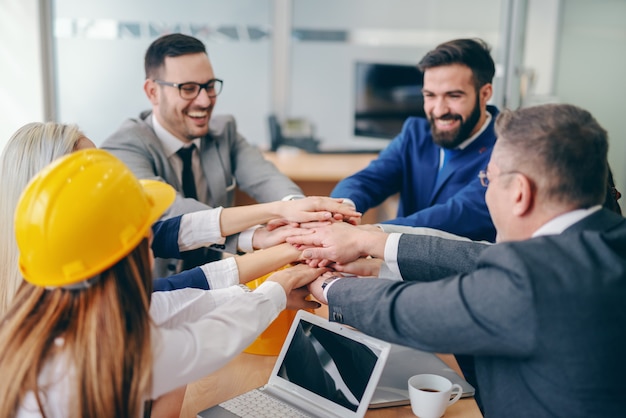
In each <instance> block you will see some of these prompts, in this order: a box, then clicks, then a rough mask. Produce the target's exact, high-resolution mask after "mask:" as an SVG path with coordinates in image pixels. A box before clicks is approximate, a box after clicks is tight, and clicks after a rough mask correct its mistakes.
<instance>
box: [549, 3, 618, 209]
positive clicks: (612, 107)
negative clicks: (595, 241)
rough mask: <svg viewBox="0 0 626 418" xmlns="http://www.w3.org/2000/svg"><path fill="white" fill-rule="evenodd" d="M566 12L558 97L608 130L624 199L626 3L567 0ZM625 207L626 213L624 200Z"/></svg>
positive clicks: (557, 77) (559, 60) (611, 150)
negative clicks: (582, 110)
mask: <svg viewBox="0 0 626 418" xmlns="http://www.w3.org/2000/svg"><path fill="white" fill-rule="evenodd" d="M562 7H563V11H562V31H561V36H560V38H561V45H560V49H559V53H558V55H557V57H556V66H557V70H556V78H555V80H556V82H555V85H556V90H555V93H556V95H557V96H558V98H559V100H560V101H561V102H564V103H572V104H575V105H578V106H581V107H584V108H585V109H588V110H589V111H591V113H593V115H594V116H595V117H596V118H597V119H598V122H600V124H601V125H602V126H603V127H604V128H605V129H607V130H608V132H609V140H610V149H609V163H610V164H611V168H612V169H613V171H614V174H615V178H616V184H617V188H618V190H620V191H621V192H622V195H625V196H626V125H625V124H624V98H625V97H626V82H625V81H624V69H626V53H624V50H625V48H626V25H625V24H624V22H626V1H624V0H596V1H593V2H591V1H587V0H567V1H564V2H563V4H562ZM621 205H622V208H626V200H624V198H622V200H621Z"/></svg>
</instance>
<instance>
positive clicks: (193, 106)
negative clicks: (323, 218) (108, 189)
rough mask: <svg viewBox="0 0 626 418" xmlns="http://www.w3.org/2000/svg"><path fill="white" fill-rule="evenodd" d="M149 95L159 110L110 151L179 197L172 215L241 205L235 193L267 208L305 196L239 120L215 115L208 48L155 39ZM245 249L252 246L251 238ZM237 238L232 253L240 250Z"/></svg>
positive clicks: (126, 130) (113, 141) (128, 126)
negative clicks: (245, 132) (268, 158)
mask: <svg viewBox="0 0 626 418" xmlns="http://www.w3.org/2000/svg"><path fill="white" fill-rule="evenodd" d="M145 71H146V80H145V82H144V91H145V93H146V96H147V97H148V99H149V100H150V102H151V103H152V111H147V112H143V113H142V114H141V115H140V117H139V118H138V119H129V120H127V121H125V122H124V123H123V124H122V126H121V127H120V128H119V129H118V131H117V132H115V133H114V134H113V135H111V136H110V137H109V138H107V139H106V140H105V141H104V143H103V144H102V148H104V149H106V150H109V151H110V152H112V153H113V154H115V155H116V156H117V157H119V158H120V159H121V160H122V161H124V163H126V165H128V167H130V169H131V170H132V171H133V173H134V174H135V175H136V176H137V177H138V178H142V179H145V178H147V179H160V180H163V181H165V182H167V183H169V184H171V185H172V186H173V187H174V188H175V189H176V191H177V192H178V195H177V196H176V200H175V202H174V204H173V205H172V206H171V207H170V209H169V210H168V212H166V214H165V217H166V218H168V217H172V216H176V215H181V214H184V213H188V212H195V211H198V210H203V209H207V208H209V207H219V206H224V207H229V206H232V205H233V202H234V196H235V188H236V187H237V186H238V187H239V188H241V189H242V190H243V191H245V192H246V193H248V194H249V195H250V196H251V197H253V198H254V199H256V200H257V201H258V202H260V203H264V202H270V201H275V200H281V199H287V198H289V197H290V196H302V191H301V190H300V188H299V187H298V186H296V185H295V184H294V183H293V182H292V181H291V180H290V179H288V178H287V177H285V176H284V175H283V174H281V173H280V172H279V171H278V170H277V169H276V167H274V165H272V164H271V163H270V162H268V161H266V160H265V159H264V158H263V156H262V154H261V153H260V152H259V150H257V149H256V148H254V147H253V146H251V145H250V144H249V143H248V142H247V141H246V140H245V139H244V138H243V137H242V136H241V135H240V134H239V133H238V132H237V127H236V125H235V119H234V118H233V117H232V116H214V117H211V114H212V111H213V108H214V106H215V103H216V100H217V95H218V94H219V93H220V91H221V88H222V80H220V79H217V78H215V74H214V72H213V67H212V65H211V62H210V61H209V57H208V55H207V52H206V48H205V46H204V44H203V43H202V42H201V41H199V40H198V39H196V38H193V37H191V36H187V35H182V34H171V35H165V36H162V37H160V38H158V39H157V40H155V41H154V42H153V43H152V44H151V45H150V47H149V48H148V50H147V51H146V55H145ZM252 233H253V232H250V233H249V234H247V235H246V237H247V238H246V244H247V245H245V246H244V245H241V247H243V248H245V249H248V250H249V249H252V248H251V244H250V243H251V234H252ZM236 244H237V242H236V240H232V239H231V240H229V241H228V246H227V249H228V250H230V251H231V252H234V251H236V250H237V248H236Z"/></svg>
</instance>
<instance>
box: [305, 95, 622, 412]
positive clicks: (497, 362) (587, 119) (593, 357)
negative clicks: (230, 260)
mask: <svg viewBox="0 0 626 418" xmlns="http://www.w3.org/2000/svg"><path fill="white" fill-rule="evenodd" d="M495 129H496V133H497V134H498V142H497V143H496V145H495V148H494V151H493V155H492V157H491V160H490V163H489V166H488V168H487V170H486V171H485V172H482V173H481V174H480V180H481V182H482V183H483V185H484V186H486V189H487V193H486V201H487V206H488V208H489V212H490V213H491V216H492V218H493V221H494V223H495V225H496V228H497V231H498V235H497V243H496V244H494V245H488V246H485V245H484V244H482V243H473V242H470V241H459V240H454V239H447V238H442V237H433V236H425V235H422V236H420V235H414V234H411V235H404V234H403V235H400V236H399V239H398V237H397V235H398V234H389V235H388V237H386V242H384V244H383V247H384V249H383V248H374V246H373V244H372V242H367V240H366V239H364V237H363V236H360V234H353V235H352V236H351V238H350V239H346V238H345V237H346V234H342V235H341V236H342V237H343V239H341V240H334V239H331V238H332V237H331V234H329V233H330V232H331V231H332V230H334V229H337V225H339V224H337V225H333V226H331V227H325V228H326V229H325V230H322V228H319V229H320V231H318V230H317V229H316V231H315V233H312V234H309V235H306V236H303V237H298V239H297V241H299V243H300V244H308V245H320V247H319V248H311V249H308V250H306V251H305V256H307V257H309V258H315V259H335V260H336V261H340V262H343V263H346V262H349V261H350V260H351V259H355V258H356V257H358V256H360V255H362V254H360V253H362V252H363V251H364V248H367V249H368V251H370V252H371V251H374V252H375V253H378V255H379V256H380V255H381V254H382V253H384V256H385V258H386V259H387V257H388V256H390V255H391V256H393V257H395V258H396V259H397V264H398V266H399V270H400V271H401V272H402V277H403V278H404V279H405V280H408V279H410V280H412V281H411V282H407V281H392V280H385V279H379V280H363V279H357V278H337V277H324V276H323V277H320V278H319V279H318V280H317V281H316V282H314V283H313V284H312V285H311V287H310V288H311V290H312V292H313V294H314V296H315V297H316V298H317V299H318V300H320V301H323V302H326V301H327V302H328V304H329V315H330V319H331V320H333V321H338V322H343V323H346V324H349V325H351V326H354V327H356V328H358V329H360V330H362V331H364V332H366V333H368V334H372V335H375V336H377V337H379V338H382V339H385V340H388V341H393V342H396V343H400V344H404V345H409V346H413V347H416V348H419V349H422V350H427V351H434V352H453V353H464V354H470V355H474V356H475V364H476V375H477V378H478V383H479V387H480V393H481V398H482V404H483V408H484V412H485V417H568V418H570V417H590V416H598V417H600V416H601V417H621V416H623V414H624V410H626V397H624V396H623V394H622V391H621V387H622V381H623V378H624V375H625V374H626V360H625V359H624V352H626V333H624V329H626V304H624V300H626V219H624V218H623V217H622V216H620V215H619V214H616V213H614V212H612V211H610V210H609V209H603V208H602V206H601V205H602V203H603V201H604V198H605V194H606V184H607V172H608V163H607V150H608V140H607V134H606V131H605V130H604V129H602V127H600V125H599V124H598V123H597V121H596V120H595V119H594V118H593V117H592V116H591V114H589V112H587V111H584V110H582V109H580V108H577V107H575V106H571V105H555V104H552V105H543V106H537V107H531V108H525V109H520V110H516V111H514V112H511V111H505V112H503V113H502V114H501V115H500V116H499V117H498V119H497V121H496V127H495ZM349 227H351V228H355V229H358V228H356V227H352V226H349ZM368 234H369V235H375V234H382V232H367V233H366V235H368ZM346 241H348V242H346ZM377 241H378V240H377ZM381 251H382V253H381ZM339 254H341V257H339V256H338V255H339ZM374 255H376V254H374ZM464 257H466V258H464ZM468 263H469V264H468ZM455 271H456V272H459V273H458V274H453V273H454V272H455ZM450 274H452V275H450ZM335 275H337V276H340V274H337V273H335Z"/></svg>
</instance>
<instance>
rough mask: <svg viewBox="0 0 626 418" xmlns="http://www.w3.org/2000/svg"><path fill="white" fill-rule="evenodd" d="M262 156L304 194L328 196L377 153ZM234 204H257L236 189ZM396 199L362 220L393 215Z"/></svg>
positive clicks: (367, 220) (376, 219)
mask: <svg viewBox="0 0 626 418" xmlns="http://www.w3.org/2000/svg"><path fill="white" fill-rule="evenodd" d="M263 156H264V157H265V158H266V159H267V160H269V161H271V162H272V163H274V165H275V166H276V168H278V170H279V171H280V172H281V173H283V174H285V175H286V176H287V177H289V178H290V179H291V180H293V181H294V183H296V184H297V185H298V186H300V188H301V189H302V191H303V192H304V193H305V194H306V195H307V196H328V195H330V192H331V191H332V190H333V188H334V187H335V186H336V185H337V183H338V182H339V181H340V180H342V179H344V178H346V177H348V176H349V175H351V174H354V173H356V172H357V171H359V170H362V169H363V168H365V167H367V165H368V164H369V163H370V161H372V160H373V159H375V158H376V157H377V154H309V153H306V152H303V151H295V152H291V151H289V152H283V153H276V152H266V153H264V154H263ZM235 200H236V202H237V205H248V204H252V203H256V202H255V201H254V200H252V199H251V198H250V197H249V196H248V195H246V194H245V193H243V192H241V191H239V190H238V191H237V196H236V198H235ZM396 209H397V203H395V199H393V198H391V199H388V200H387V202H385V203H383V204H382V205H379V206H378V207H377V208H373V209H370V210H369V211H367V213H365V214H364V216H363V223H376V222H379V221H382V220H386V219H392V218H395V216H396Z"/></svg>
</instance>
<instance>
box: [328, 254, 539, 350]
mask: <svg viewBox="0 0 626 418" xmlns="http://www.w3.org/2000/svg"><path fill="white" fill-rule="evenodd" d="M497 247H500V246H492V247H490V248H489V249H488V250H487V251H485V253H484V254H483V256H482V257H481V258H480V265H481V268H480V269H478V270H476V271H474V272H472V273H470V274H465V275H457V276H451V277H448V278H445V279H442V280H438V281H434V282H411V283H409V282H397V281H391V280H384V279H378V280H365V279H351V278H346V279H341V280H338V281H337V282H335V283H333V285H332V286H331V287H330V288H329V289H328V301H329V318H330V319H331V320H332V321H337V322H342V323H345V324H348V325H351V326H354V327H356V328H358V329H359V330H361V331H363V332H365V333H368V334H371V335H374V336H376V337H378V338H381V339H383V340H386V341H391V342H395V343H399V344H403V345H408V346H412V347H415V348H418V349H421V350H425V351H434V352H440V353H455V354H478V355H480V354H502V355H511V356H525V355H527V354H528V353H529V352H530V351H531V350H532V348H533V345H534V343H535V340H534V336H535V332H536V329H535V327H536V324H535V322H536V321H535V311H534V300H533V291H532V286H531V282H530V279H529V278H528V277H526V276H525V274H524V273H526V271H527V269H526V268H525V266H524V263H523V261H522V260H521V259H520V258H519V257H517V256H516V255H515V253H514V252H513V251H511V249H509V248H506V247H503V248H497Z"/></svg>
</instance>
